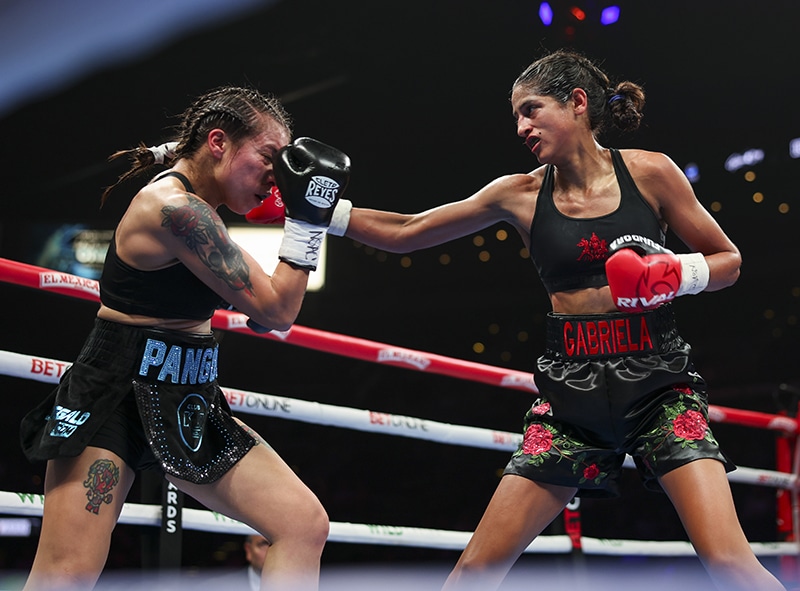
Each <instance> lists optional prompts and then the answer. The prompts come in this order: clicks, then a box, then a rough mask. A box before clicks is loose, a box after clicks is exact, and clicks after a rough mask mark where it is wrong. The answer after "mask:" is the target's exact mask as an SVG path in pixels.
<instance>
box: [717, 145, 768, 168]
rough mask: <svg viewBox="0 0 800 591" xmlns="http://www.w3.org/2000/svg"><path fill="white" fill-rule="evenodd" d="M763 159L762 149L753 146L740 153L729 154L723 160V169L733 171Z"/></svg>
mask: <svg viewBox="0 0 800 591" xmlns="http://www.w3.org/2000/svg"><path fill="white" fill-rule="evenodd" d="M763 160H764V150H760V149H758V148H754V149H752V150H747V151H745V152H744V153H742V154H736V153H734V154H731V155H730V156H728V158H727V159H726V160H725V170H727V171H728V172H735V171H737V170H739V169H740V168H744V167H745V166H753V165H755V164H758V163H759V162H762V161H763Z"/></svg>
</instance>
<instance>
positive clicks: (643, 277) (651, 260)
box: [606, 235, 683, 312]
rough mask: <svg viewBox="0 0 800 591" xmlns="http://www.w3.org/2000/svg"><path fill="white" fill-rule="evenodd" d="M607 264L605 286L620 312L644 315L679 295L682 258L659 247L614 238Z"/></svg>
mask: <svg viewBox="0 0 800 591" xmlns="http://www.w3.org/2000/svg"><path fill="white" fill-rule="evenodd" d="M609 252H611V253H612V254H611V256H610V257H609V258H608V260H607V261H606V276H607V277H608V287H609V288H610V289H611V297H612V298H613V299H614V305H615V306H616V307H617V309H618V310H620V311H622V312H645V311H647V310H652V309H653V308H657V307H658V306H660V305H661V304H664V303H666V302H669V301H670V300H673V299H675V297H676V296H678V295H682V294H681V292H680V288H681V278H682V275H683V269H682V263H681V259H680V257H679V256H678V255H676V254H674V253H673V252H672V251H670V250H668V249H666V248H664V247H663V246H661V245H660V244H657V243H656V242H653V241H652V240H650V239H648V238H643V237H641V236H635V235H626V236H622V237H620V238H617V239H616V240H614V241H613V242H612V243H611V246H610V247H609Z"/></svg>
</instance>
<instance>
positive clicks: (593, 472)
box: [581, 464, 601, 483]
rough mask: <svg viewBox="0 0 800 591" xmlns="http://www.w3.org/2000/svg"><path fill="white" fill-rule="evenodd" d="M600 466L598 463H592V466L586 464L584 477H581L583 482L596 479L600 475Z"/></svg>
mask: <svg viewBox="0 0 800 591" xmlns="http://www.w3.org/2000/svg"><path fill="white" fill-rule="evenodd" d="M600 474H601V472H600V468H598V467H597V464H592V465H591V466H586V467H585V468H584V469H583V478H581V483H583V482H586V481H587V480H594V479H595V478H597V477H598V476H600Z"/></svg>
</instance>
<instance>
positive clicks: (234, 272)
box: [161, 194, 253, 293]
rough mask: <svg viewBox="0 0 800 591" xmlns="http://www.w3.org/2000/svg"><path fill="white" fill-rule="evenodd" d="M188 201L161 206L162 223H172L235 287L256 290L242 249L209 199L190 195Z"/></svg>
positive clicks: (197, 253)
mask: <svg viewBox="0 0 800 591" xmlns="http://www.w3.org/2000/svg"><path fill="white" fill-rule="evenodd" d="M186 197H187V199H188V201H189V202H188V203H187V204H186V205H182V206H180V207H174V206H172V205H166V206H164V207H163V208H161V214H162V215H163V216H164V218H163V220H162V221H161V225H162V226H165V227H166V226H169V228H170V230H172V233H173V234H174V235H175V236H180V237H182V238H183V239H184V240H185V241H186V246H188V247H189V248H190V249H191V250H193V251H194V253H195V254H196V255H197V256H198V257H199V258H200V260H201V261H203V264H205V266H206V267H208V268H209V269H211V271H212V272H213V273H214V275H216V276H217V277H219V278H220V279H222V280H223V281H224V282H225V283H226V284H227V286H228V287H230V288H231V289H233V290H235V291H241V290H246V291H247V292H249V293H252V292H253V284H252V283H251V282H250V268H249V267H248V266H247V263H246V262H245V261H244V257H243V256H242V251H241V250H240V249H239V247H238V246H236V244H234V243H233V242H232V241H231V239H230V236H229V235H228V231H227V230H226V229H225V224H223V223H222V220H221V219H220V217H219V216H218V215H217V214H216V213H215V212H214V210H212V209H211V208H210V207H209V206H208V204H207V203H206V202H205V201H202V200H201V199H198V198H197V197H195V196H194V195H189V194H187V195H186Z"/></svg>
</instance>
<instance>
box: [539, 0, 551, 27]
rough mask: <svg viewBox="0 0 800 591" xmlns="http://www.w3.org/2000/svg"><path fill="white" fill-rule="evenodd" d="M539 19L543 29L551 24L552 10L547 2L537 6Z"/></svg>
mask: <svg viewBox="0 0 800 591" xmlns="http://www.w3.org/2000/svg"><path fill="white" fill-rule="evenodd" d="M539 19H541V21H542V23H543V24H544V26H545V27H549V26H550V25H552V24H553V9H552V8H551V7H550V4H549V3H548V2H542V3H541V4H540V5H539Z"/></svg>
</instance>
